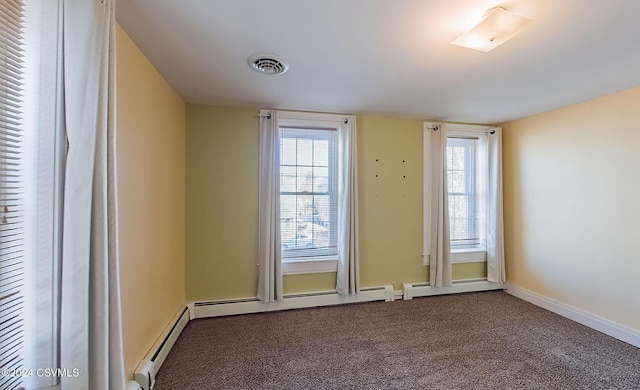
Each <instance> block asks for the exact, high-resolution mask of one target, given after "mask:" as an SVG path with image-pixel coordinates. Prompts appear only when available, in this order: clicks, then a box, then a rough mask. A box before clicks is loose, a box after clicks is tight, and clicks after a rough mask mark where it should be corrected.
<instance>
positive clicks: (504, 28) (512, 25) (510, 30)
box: [451, 7, 530, 52]
mask: <svg viewBox="0 0 640 390" xmlns="http://www.w3.org/2000/svg"><path fill="white" fill-rule="evenodd" d="M529 22H530V20H529V19H527V18H523V17H521V16H518V15H514V14H512V13H510V12H507V10H505V9H504V8H502V7H495V8H491V9H490V10H489V11H487V13H486V16H485V17H484V19H482V21H481V22H480V23H478V24H477V25H476V26H475V27H473V28H472V29H471V30H469V31H467V32H466V33H464V34H462V35H460V36H459V37H458V38H457V39H456V40H454V41H453V42H451V44H452V45H456V46H462V47H466V48H468V49H473V50H478V51H483V52H488V51H491V50H493V49H495V48H496V47H498V46H500V45H502V44H503V43H505V42H506V41H508V40H509V39H511V38H513V37H514V36H515V35H516V34H517V33H519V32H520V31H521V30H522V29H523V28H524V27H525V26H526V25H527V24H528V23H529Z"/></svg>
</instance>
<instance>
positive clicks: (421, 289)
mask: <svg viewBox="0 0 640 390" xmlns="http://www.w3.org/2000/svg"><path fill="white" fill-rule="evenodd" d="M402 288H403V291H404V294H403V295H404V296H403V297H404V299H405V300H409V299H413V298H417V297H427V296H432V295H444V294H457V293H465V292H474V291H489V290H502V289H503V288H504V287H503V285H502V284H500V283H491V282H487V281H486V280H478V279H470V280H469V281H467V280H457V281H454V282H453V285H452V286H451V287H432V286H430V285H429V284H428V283H403V284H402Z"/></svg>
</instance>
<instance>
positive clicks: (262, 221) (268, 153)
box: [257, 111, 282, 302]
mask: <svg viewBox="0 0 640 390" xmlns="http://www.w3.org/2000/svg"><path fill="white" fill-rule="evenodd" d="M259 172H260V173H259V177H260V184H259V197H260V198H259V207H258V214H259V216H258V236H259V239H258V293H257V297H258V299H260V300H261V301H263V302H273V301H275V300H281V299H282V256H281V248H280V129H279V126H278V112H277V111H273V112H271V113H268V114H267V113H265V114H262V115H261V116H260V171H259Z"/></svg>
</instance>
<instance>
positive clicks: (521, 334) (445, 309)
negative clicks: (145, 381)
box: [154, 291, 640, 390]
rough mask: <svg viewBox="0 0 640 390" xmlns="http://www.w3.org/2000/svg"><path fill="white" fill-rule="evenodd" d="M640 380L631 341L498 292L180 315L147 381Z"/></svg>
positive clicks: (233, 384) (430, 384)
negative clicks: (184, 320)
mask: <svg viewBox="0 0 640 390" xmlns="http://www.w3.org/2000/svg"><path fill="white" fill-rule="evenodd" d="M169 389H171V390H174V389H175V390H178V389H198V390H202V389H640V349H638V348H636V347H634V346H631V345H629V344H625V343H623V342H621V341H618V340H616V339H613V338H611V337H609V336H606V335H604V334H602V333H599V332H596V331H594V330H591V329H589V328H587V327H585V326H582V325H580V324H577V323H575V322H572V321H570V320H567V319H565V318H563V317H560V316H558V315H555V314H553V313H551V312H548V311H546V310H543V309H540V308H538V307H536V306H533V305H531V304H529V303H527V302H524V301H521V300H519V299H517V298H514V297H512V296H510V295H507V294H506V293H503V292H498V291H494V292H484V293H469V294H457V295H448V296H438V297H428V298H417V299H414V300H411V301H396V302H373V303H363V304H354V305H344V306H334V307H324V308H317V309H302V310H292V311H286V312H277V313H265V314H250V315H241V316H233V317H223V318H212V319H201V320H194V321H191V322H190V323H189V324H188V325H187V327H186V329H185V330H184V332H183V333H182V335H181V336H180V338H179V339H178V341H177V343H176V344H175V346H174V347H173V350H172V351H171V353H170V354H169V356H168V358H167V360H166V361H165V363H164V365H163V367H162V368H161V369H160V372H159V373H158V375H157V382H156V385H155V388H154V390H169Z"/></svg>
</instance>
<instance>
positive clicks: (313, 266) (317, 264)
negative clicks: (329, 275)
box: [282, 256, 338, 275]
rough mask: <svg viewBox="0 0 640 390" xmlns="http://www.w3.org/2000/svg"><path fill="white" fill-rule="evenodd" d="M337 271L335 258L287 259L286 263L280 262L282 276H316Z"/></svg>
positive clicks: (336, 258)
mask: <svg viewBox="0 0 640 390" xmlns="http://www.w3.org/2000/svg"><path fill="white" fill-rule="evenodd" d="M337 271H338V257H337V256H321V257H305V258H288V259H287V261H284V260H283V261H282V274H283V275H298V274H317V273H324V272H337Z"/></svg>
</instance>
